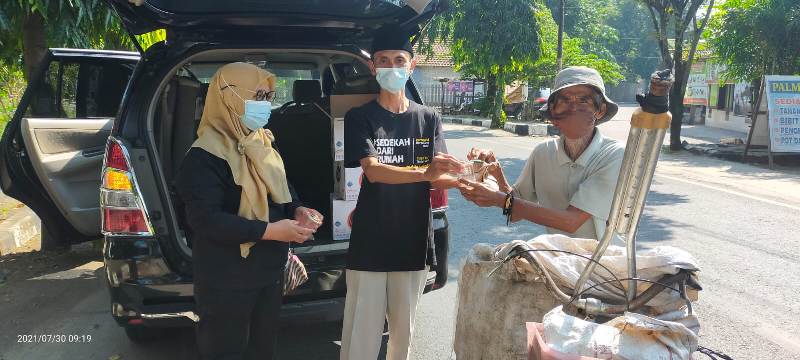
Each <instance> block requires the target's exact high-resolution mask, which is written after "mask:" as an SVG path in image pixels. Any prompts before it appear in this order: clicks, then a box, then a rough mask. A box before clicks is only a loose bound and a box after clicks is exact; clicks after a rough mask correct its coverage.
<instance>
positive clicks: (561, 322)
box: [543, 306, 698, 360]
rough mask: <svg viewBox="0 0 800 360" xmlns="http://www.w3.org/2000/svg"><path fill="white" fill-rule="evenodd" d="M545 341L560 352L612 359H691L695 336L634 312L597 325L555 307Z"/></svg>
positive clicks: (676, 325)
mask: <svg viewBox="0 0 800 360" xmlns="http://www.w3.org/2000/svg"><path fill="white" fill-rule="evenodd" d="M543 325H544V341H545V342H546V343H547V345H548V346H549V347H550V348H552V349H553V350H557V351H560V352H563V353H569V354H576V355H583V356H591V357H596V358H599V359H613V360H622V359H625V360H633V359H648V360H661V359H664V360H676V359H691V354H692V353H693V352H694V351H695V350H697V340H698V339H697V335H695V334H694V332H692V331H691V330H689V328H687V327H686V326H684V325H683V324H680V323H676V322H671V321H661V320H657V319H654V318H651V317H648V316H645V315H641V314H636V313H625V315H623V316H620V317H617V318H614V319H612V320H611V321H609V322H607V323H605V324H596V323H593V322H589V321H585V320H582V319H579V318H576V317H574V316H570V315H568V314H566V313H564V311H563V310H562V308H561V306H559V307H556V308H555V309H553V310H552V311H550V312H548V313H547V314H545V316H544V320H543Z"/></svg>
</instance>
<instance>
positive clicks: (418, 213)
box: [344, 101, 447, 272]
mask: <svg viewBox="0 0 800 360" xmlns="http://www.w3.org/2000/svg"><path fill="white" fill-rule="evenodd" d="M344 129H345V140H344V143H345V166H346V167H358V166H360V160H361V159H363V158H366V157H370V156H372V157H375V158H376V159H378V161H379V162H381V163H382V164H387V165H392V166H398V167H405V168H419V167H426V166H427V165H428V164H430V163H431V160H432V159H433V157H434V155H435V154H436V153H437V152H442V153H444V152H447V148H446V146H445V143H444V137H443V135H442V119H441V116H440V115H439V114H438V113H437V112H435V111H434V110H433V109H430V108H428V107H425V106H422V105H419V104H417V103H415V102H413V101H410V102H409V106H408V110H407V111H406V112H404V113H401V114H395V113H392V112H390V111H388V110H386V109H384V108H383V107H382V106H381V105H380V104H378V102H377V101H372V102H370V103H368V104H366V105H364V106H361V107H358V108H354V109H352V110H350V111H349V112H348V113H347V115H345V123H344ZM430 187H431V185H430V182H418V183H412V184H398V185H392V184H382V183H372V182H370V181H369V179H367V178H366V176H365V177H364V180H363V183H362V185H361V192H360V193H359V196H358V204H357V205H356V210H355V212H354V214H353V229H352V234H351V235H350V249H349V251H348V256H347V268H348V269H350V270H359V271H381V272H388V271H419V270H424V269H425V265H426V257H427V251H428V247H429V244H430V243H432V241H433V228H432V226H431V222H432V219H431V203H430Z"/></svg>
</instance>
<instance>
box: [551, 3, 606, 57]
mask: <svg viewBox="0 0 800 360" xmlns="http://www.w3.org/2000/svg"><path fill="white" fill-rule="evenodd" d="M564 3H565V6H564V32H565V33H566V34H568V35H569V36H570V37H572V38H579V39H582V40H581V49H583V51H585V52H587V53H591V54H596V55H597V56H599V57H600V58H603V59H606V60H609V61H616V57H615V55H616V54H615V53H614V52H613V50H612V49H613V46H614V45H615V44H616V43H617V42H618V41H619V32H618V31H617V29H615V28H614V27H613V26H611V25H610V24H609V22H608V20H609V19H612V18H616V17H617V16H618V15H619V13H620V12H619V6H618V4H617V1H615V0H565V1H564ZM545 4H546V5H547V8H549V9H550V13H551V17H552V19H553V20H554V21H555V22H556V24H558V19H556V17H557V15H558V14H559V11H560V10H561V0H545Z"/></svg>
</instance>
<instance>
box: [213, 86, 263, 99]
mask: <svg viewBox="0 0 800 360" xmlns="http://www.w3.org/2000/svg"><path fill="white" fill-rule="evenodd" d="M234 87H236V85H225V86H223V87H222V88H221V89H219V90H220V91H222V90H225V89H229V88H234ZM247 91H250V92H253V90H247ZM255 93H256V94H255V95H253V100H256V101H264V100H266V101H272V100H275V92H274V91H267V90H264V89H261V90H256V91H255ZM234 95H236V96H239V94H236V93H235V92H234ZM239 98H240V99H241V96H239ZM242 101H244V99H242Z"/></svg>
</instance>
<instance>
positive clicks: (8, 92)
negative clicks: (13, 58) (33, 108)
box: [0, 64, 26, 134]
mask: <svg viewBox="0 0 800 360" xmlns="http://www.w3.org/2000/svg"><path fill="white" fill-rule="evenodd" d="M25 85H26V82H25V76H23V74H22V71H21V70H20V69H19V68H18V67H12V66H9V65H4V64H0V134H2V133H3V130H5V127H6V124H7V123H8V122H9V121H10V120H11V117H13V116H14V111H16V109H17V104H18V103H19V100H20V98H22V93H23V92H24V91H25Z"/></svg>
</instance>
